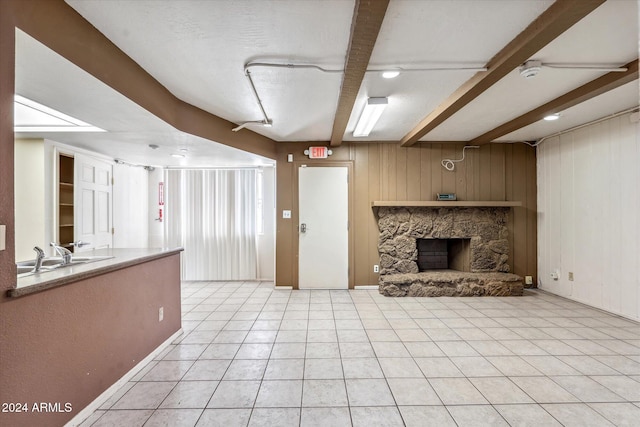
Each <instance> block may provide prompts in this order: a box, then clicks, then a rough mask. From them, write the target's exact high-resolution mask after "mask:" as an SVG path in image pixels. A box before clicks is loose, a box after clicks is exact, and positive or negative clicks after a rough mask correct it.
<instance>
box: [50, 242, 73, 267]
mask: <svg viewBox="0 0 640 427" xmlns="http://www.w3.org/2000/svg"><path fill="white" fill-rule="evenodd" d="M50 245H51V247H52V248H53V249H54V250H55V251H56V252H57V253H58V255H60V257H61V258H62V265H67V264H70V263H71V257H72V256H73V253H72V252H71V251H70V250H69V249H67V248H63V247H62V246H60V245H58V244H57V243H55V242H51V243H50Z"/></svg>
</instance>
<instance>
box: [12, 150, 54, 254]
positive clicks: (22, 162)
mask: <svg viewBox="0 0 640 427" xmlns="http://www.w3.org/2000/svg"><path fill="white" fill-rule="evenodd" d="M14 156H15V157H14V162H15V182H14V186H15V201H14V202H15V212H16V219H15V221H16V223H15V227H16V228H15V233H16V236H17V238H16V248H15V256H16V260H18V261H25V260H28V259H32V258H35V252H34V251H33V247H34V246H39V247H41V248H42V249H44V250H45V251H48V247H49V243H48V242H46V241H45V218H46V215H45V191H44V190H45V181H44V161H45V160H44V159H45V156H44V140H43V139H16V141H15V153H14Z"/></svg>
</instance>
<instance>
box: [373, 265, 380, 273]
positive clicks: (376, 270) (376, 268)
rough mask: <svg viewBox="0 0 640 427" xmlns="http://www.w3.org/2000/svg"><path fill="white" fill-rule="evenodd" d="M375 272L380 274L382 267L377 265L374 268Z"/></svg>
mask: <svg viewBox="0 0 640 427" xmlns="http://www.w3.org/2000/svg"><path fill="white" fill-rule="evenodd" d="M373 272H374V273H380V266H379V265H378V264H375V265H374V266H373Z"/></svg>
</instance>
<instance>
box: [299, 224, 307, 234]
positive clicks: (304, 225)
mask: <svg viewBox="0 0 640 427" xmlns="http://www.w3.org/2000/svg"><path fill="white" fill-rule="evenodd" d="M300 232H301V233H306V232H307V224H305V223H304V222H303V223H302V224H300Z"/></svg>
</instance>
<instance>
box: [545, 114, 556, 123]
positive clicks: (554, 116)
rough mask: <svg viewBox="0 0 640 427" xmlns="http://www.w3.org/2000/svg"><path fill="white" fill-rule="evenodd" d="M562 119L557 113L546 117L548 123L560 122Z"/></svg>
mask: <svg viewBox="0 0 640 427" xmlns="http://www.w3.org/2000/svg"><path fill="white" fill-rule="evenodd" d="M559 118H560V114H558V113H556V114H549V115H548V116H545V117H544V119H545V120H546V121H548V122H551V121H554V120H558V119H559Z"/></svg>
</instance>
